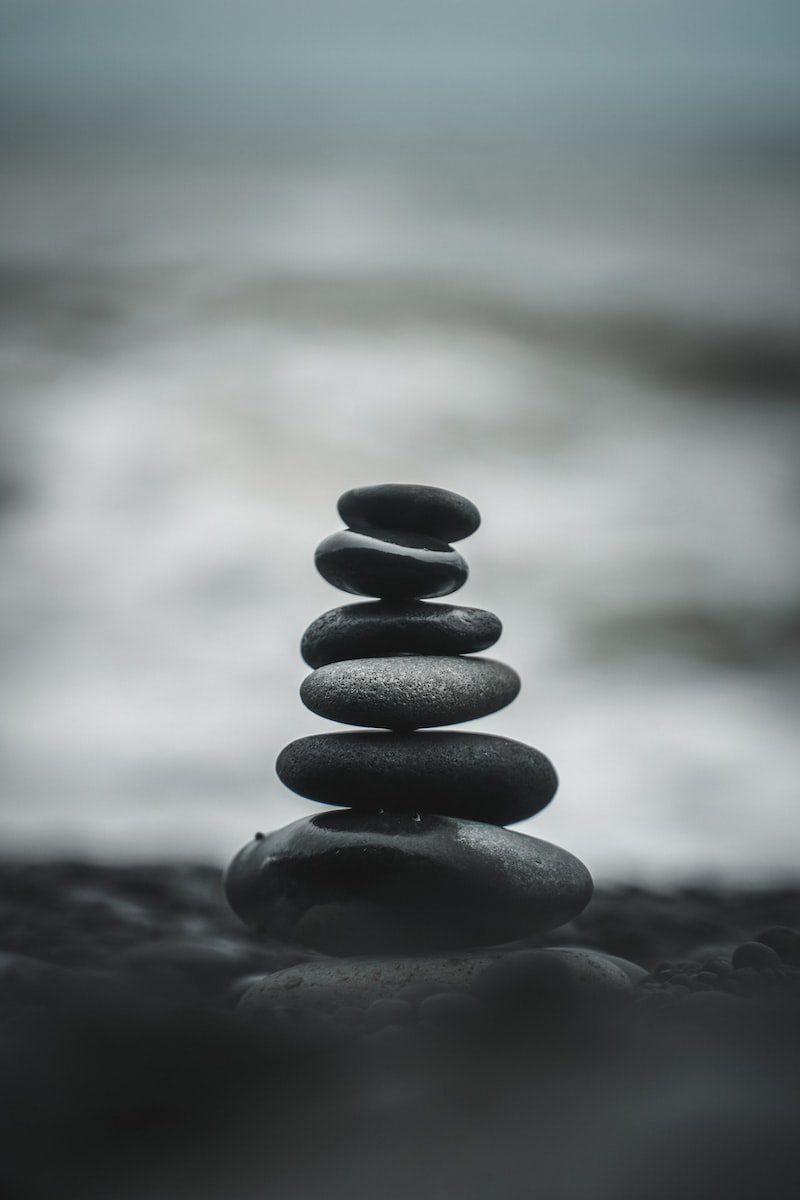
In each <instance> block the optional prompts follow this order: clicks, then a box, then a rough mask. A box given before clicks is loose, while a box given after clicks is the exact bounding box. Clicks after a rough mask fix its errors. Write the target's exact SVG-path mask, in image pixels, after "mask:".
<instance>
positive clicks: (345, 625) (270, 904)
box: [226, 484, 592, 986]
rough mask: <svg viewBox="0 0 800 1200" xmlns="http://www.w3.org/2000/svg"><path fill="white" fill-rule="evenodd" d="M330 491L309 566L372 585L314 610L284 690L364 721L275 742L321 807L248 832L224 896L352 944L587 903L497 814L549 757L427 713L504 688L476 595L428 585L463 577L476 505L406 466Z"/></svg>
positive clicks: (329, 950) (573, 876) (523, 924)
mask: <svg viewBox="0 0 800 1200" xmlns="http://www.w3.org/2000/svg"><path fill="white" fill-rule="evenodd" d="M338 508H339V514H340V516H341V518H342V520H343V521H344V522H345V524H346V525H347V529H345V530H343V531H341V532H339V533H334V534H333V535H332V536H330V537H328V538H326V539H325V540H324V541H323V542H322V543H321V544H320V546H319V547H318V548H317V552H316V565H317V568H318V570H319V571H320V573H321V574H322V575H323V577H324V578H325V579H326V580H327V581H328V582H329V583H331V584H333V585H334V586H335V587H338V588H341V589H342V590H343V591H346V592H350V593H355V594H356V595H361V596H367V597H375V598H376V599H373V600H370V601H368V602H366V603H358V604H350V605H346V606H344V607H341V608H334V609H332V610H331V611H330V612H326V613H324V614H323V615H322V616H321V617H319V618H318V619H317V620H315V621H313V622H312V624H311V625H310V626H309V628H308V629H307V630H306V632H305V634H304V636H303V640H302V655H303V658H304V659H305V661H306V662H307V663H308V665H309V666H310V667H312V668H313V670H312V672H311V674H310V675H309V676H307V678H306V679H305V680H304V682H303V684H302V686H301V689H300V695H301V697H302V699H303V702H304V703H305V704H306V706H307V707H308V708H309V709H311V711H312V712H314V713H316V714H318V715H320V716H322V717H326V718H328V719H329V720H332V721H338V722H340V723H342V724H344V725H356V726H366V727H367V728H366V729H362V730H359V731H358V732H352V731H348V732H339V733H325V734H320V735H314V736H310V737H302V738H300V739H298V740H297V741H294V742H291V743H290V744H289V745H288V746H286V747H285V749H284V750H283V751H282V752H281V754H280V755H279V757H278V761H277V773H278V776H279V777H280V779H281V781H282V782H283V783H284V784H285V785H286V786H287V787H289V788H291V789H292V790H293V791H295V792H298V793H299V794H300V795H301V796H306V797H308V798H310V799H311V800H316V801H319V802H320V803H322V804H325V805H332V806H337V807H338V808H339V810H338V811H331V809H325V810H324V811H321V812H320V813H319V814H318V815H314V816H311V817H306V818H303V819H302V820H299V821H295V822H294V823H293V824H291V825H288V826H286V827H285V828H283V829H279V830H277V831H276V832H274V833H270V834H268V835H264V834H260V833H259V834H257V835H256V837H255V839H254V840H253V841H252V842H250V843H249V844H248V845H247V846H245V847H244V848H243V849H242V850H241V851H240V852H239V854H238V855H237V856H236V857H235V858H234V860H233V861H232V863H231V865H230V866H229V868H228V871H227V874H226V891H227V896H228V899H229V902H230V904H231V907H232V908H233V909H234V911H235V912H236V913H237V914H238V916H239V917H240V918H241V919H242V920H243V921H244V922H245V923H246V924H247V925H249V926H250V927H251V928H252V929H254V930H256V931H257V932H258V933H260V934H262V935H263V936H265V937H268V938H271V939H276V940H278V941H281V942H285V943H293V944H295V945H297V944H299V945H302V946H305V947H310V948H313V949H314V950H316V951H321V952H323V954H326V955H338V956H351V957H353V956H364V955H367V956H368V955H373V956H375V955H380V956H384V957H385V956H387V955H388V956H394V957H395V959H397V958H398V957H399V958H401V959H402V956H413V955H417V956H419V955H431V954H440V953H441V952H443V951H448V952H453V951H459V952H462V951H464V950H466V949H468V948H477V947H486V946H492V945H497V944H499V943H507V942H509V941H511V940H514V939H520V938H526V937H528V936H529V935H531V934H537V933H542V932H544V931H547V930H551V929H554V928H556V927H558V926H560V925H562V924H563V923H564V922H567V921H569V920H571V919H572V918H573V917H575V916H576V915H577V914H578V913H580V912H581V911H582V909H583V908H584V907H585V905H586V904H587V903H588V901H589V898H590V896H591V893H592V881H591V877H590V875H589V872H588V871H587V870H586V868H585V867H584V866H583V864H582V863H581V862H579V860H578V859H577V858H575V857H573V855H571V854H569V853H567V851H565V850H562V849H560V848H559V847H557V846H554V845H551V844H550V843H548V842H544V841H540V840H538V839H536V838H533V837H530V836H527V835H526V834H522V833H518V832H512V831H510V830H508V829H506V828H505V826H507V825H511V824H514V823H515V822H518V821H523V820H525V819H526V818H528V817H532V816H534V814H536V813H538V812H539V811H540V810H541V809H543V808H544V807H545V805H546V804H548V803H549V801H550V800H551V799H552V797H553V795H554V793H555V791H556V787H557V782H558V781H557V777H556V773H555V770H554V768H553V766H552V765H551V763H550V762H549V760H548V759H547V758H546V757H545V756H544V754H542V753H541V752H540V751H539V750H535V749H533V748H532V747H530V746H527V745H524V744H522V743H520V742H517V741H512V740H511V739H509V738H505V737H498V736H495V735H490V734H485V733H475V732H463V731H457V732H456V731H448V730H441V729H440V728H439V727H441V726H448V725H454V724H458V723H461V722H464V721H470V720H473V719H476V718H478V717H484V716H487V715H488V714H490V713H493V712H496V711H497V710H498V709H501V708H503V707H505V705H507V704H509V703H510V702H511V701H512V700H513V699H514V698H515V697H516V695H517V693H518V692H519V687H520V681H519V678H518V676H517V674H516V672H515V671H513V670H512V669H511V668H510V667H508V666H506V665H504V664H503V663H501V662H497V661H496V660H494V659H491V658H481V657H475V655H476V653H477V652H479V651H482V650H485V649H487V647H489V646H491V645H493V644H494V643H495V642H496V641H497V639H498V638H499V636H500V633H501V624H500V621H499V620H498V619H497V617H496V616H494V614H493V613H490V612H485V611H483V610H481V609H476V608H465V607H459V606H455V605H451V604H437V603H428V602H426V601H427V600H429V599H430V598H434V597H440V596H445V595H448V594H449V593H451V592H454V591H456V590H457V589H458V588H460V587H461V586H462V585H463V584H464V582H465V581H466V579H467V573H468V568H467V564H466V562H465V561H464V559H463V558H462V557H461V555H460V554H459V553H458V552H457V551H456V550H454V549H453V547H452V545H450V543H452V542H454V541H458V540H460V539H461V538H465V537H467V536H468V535H469V534H471V533H474V531H475V530H476V529H477V528H478V525H479V524H480V514H479V513H478V510H477V509H476V508H475V506H474V505H473V504H472V503H471V502H470V501H469V500H466V499H465V498H464V497H462V496H458V495H456V494H454V493H452V492H449V491H444V490H443V489H440V488H435V487H426V486H418V485H411V484H383V485H379V486H374V487H359V488H354V489H352V490H351V491H348V492H346V493H345V494H344V495H343V496H342V497H341V499H340V500H339V505H338ZM430 730H435V731H430ZM287 986H288V985H287Z"/></svg>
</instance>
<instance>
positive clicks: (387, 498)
mask: <svg viewBox="0 0 800 1200" xmlns="http://www.w3.org/2000/svg"><path fill="white" fill-rule="evenodd" d="M337 508H338V510H339V516H340V517H341V518H342V520H343V521H344V523H345V525H349V526H350V528H351V529H366V530H369V529H375V528H377V529H399V530H407V531H408V532H410V533H428V534H430V535H431V536H432V537H435V538H440V539H441V541H443V542H457V541H460V539H461V538H465V537H469V535H470V534H471V533H474V532H475V530H476V529H477V528H478V526H479V525H480V523H481V514H480V513H479V512H478V510H477V508H476V507H475V505H474V504H473V503H472V501H471V500H467V499H466V497H464V496H459V495H458V493H456V492H448V491H447V490H446V489H445V488H438V487H428V486H427V485H425V484H419V483H379V484H375V485H374V486H372V487H357V488H351V489H350V491H349V492H345V493H344V495H343V496H340V497H339V503H338V505H337Z"/></svg>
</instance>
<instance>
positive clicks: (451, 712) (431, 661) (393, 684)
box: [300, 654, 520, 730]
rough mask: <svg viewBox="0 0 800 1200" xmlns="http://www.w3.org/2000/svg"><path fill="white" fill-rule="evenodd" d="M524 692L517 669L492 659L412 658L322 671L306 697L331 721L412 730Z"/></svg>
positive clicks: (480, 713)
mask: <svg viewBox="0 0 800 1200" xmlns="http://www.w3.org/2000/svg"><path fill="white" fill-rule="evenodd" d="M519 689H520V680H519V675H517V673H516V671H513V670H512V669H511V667H508V666H506V664H505V663H501V662H496V661H495V660H494V659H492V658H459V657H457V656H453V655H418V654H406V655H398V656H395V657H392V658H357V659H350V660H347V661H345V662H338V663H331V664H330V665H329V666H327V667H320V668H319V670H317V671H313V672H312V673H311V674H310V675H308V676H307V677H306V678H305V679H304V680H303V683H302V685H301V687H300V697H301V699H302V701H303V703H304V704H305V706H306V707H307V708H310V709H311V711H312V712H314V713H316V714H317V715H318V716H320V717H327V718H328V720H330V721H341V722H342V723H343V724H345V725H369V726H375V727H377V728H379V729H397V730H412V729H424V728H426V727H430V726H436V725H455V724H457V723H458V722H460V721H472V720H474V719H475V718H476V717H485V716H487V715H488V714H489V713H493V712H497V710H498V709H500V708H505V706H506V705H507V704H510V703H511V701H512V700H513V699H514V698H515V696H517V695H518V693H519Z"/></svg>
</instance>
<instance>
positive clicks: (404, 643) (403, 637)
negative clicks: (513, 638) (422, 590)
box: [300, 600, 503, 667]
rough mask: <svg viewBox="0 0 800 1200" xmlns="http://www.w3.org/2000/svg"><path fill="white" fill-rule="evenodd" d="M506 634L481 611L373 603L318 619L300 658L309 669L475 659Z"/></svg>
mask: <svg viewBox="0 0 800 1200" xmlns="http://www.w3.org/2000/svg"><path fill="white" fill-rule="evenodd" d="M502 631H503V627H502V625H501V623H500V620H499V618H498V617H496V616H495V615H494V613H490V612H486V611H485V610H484V609H482V608H466V607H464V606H461V605H458V604H426V603H425V602H424V601H422V600H411V601H409V602H408V603H405V604H392V603H391V602H390V601H386V600H373V601H368V602H367V603H366V604H345V605H343V606H342V607H341V608H332V609H330V611H329V612H326V613H323V614H322V616H321V617H317V619H316V621H312V622H311V624H310V625H309V627H308V629H307V630H306V631H305V633H304V634H303V640H302V642H301V644H300V653H301V654H302V656H303V658H304V659H305V661H306V662H307V663H308V665H309V666H310V667H325V666H327V665H328V663H332V662H341V661H342V660H343V659H347V658H373V657H375V658H377V657H383V656H385V655H387V654H474V653H476V652H477V651H478V650H486V649H488V647H489V646H493V645H494V643H495V642H496V641H497V639H498V638H499V637H500V634H501V633H502Z"/></svg>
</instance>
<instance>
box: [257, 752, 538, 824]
mask: <svg viewBox="0 0 800 1200" xmlns="http://www.w3.org/2000/svg"><path fill="white" fill-rule="evenodd" d="M276 770H277V772H278V776H279V778H280V780H281V782H282V783H284V784H285V785H286V787H288V788H291V789H292V791H294V792H299V794H300V795H301V796H307V797H308V798H309V799H310V800H318V801H319V802H320V803H321V804H340V805H343V806H345V807H347V808H359V809H364V810H368V811H373V812H374V811H380V810H384V809H385V810H403V811H406V812H435V813H442V814H444V815H449V816H455V817H465V818H466V819H467V820H472V821H488V822H490V823H491V824H494V825H513V824H514V822H515V821H523V820H525V818H526V817H532V816H533V815H534V813H537V812H539V811H540V810H541V809H543V808H544V807H545V805H546V804H548V803H549V802H550V800H552V798H553V796H554V795H555V792H556V788H557V787H558V776H557V775H556V772H555V768H554V767H553V764H552V763H551V762H550V760H549V759H548V758H546V757H545V755H544V754H542V753H541V751H539V750H534V749H533V747H532V746H526V745H525V744H524V743H523V742H515V741H512V740H511V739H510V738H504V737H495V736H494V735H492V734H488V733H460V732H450V731H444V732H442V733H438V732H437V733H366V732H365V733H322V734H314V735H312V736H311V737H304V738H298V739H297V741H294V742H290V743H289V745H288V746H285V747H284V749H283V750H282V751H281V753H280V754H279V755H278V761H277V763H276Z"/></svg>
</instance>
